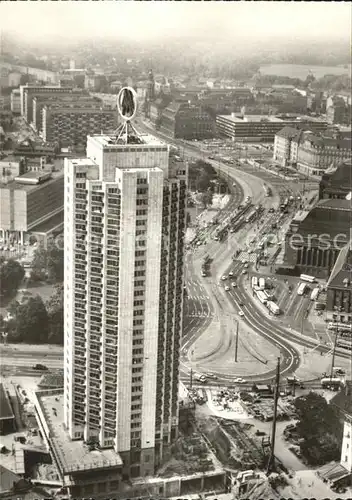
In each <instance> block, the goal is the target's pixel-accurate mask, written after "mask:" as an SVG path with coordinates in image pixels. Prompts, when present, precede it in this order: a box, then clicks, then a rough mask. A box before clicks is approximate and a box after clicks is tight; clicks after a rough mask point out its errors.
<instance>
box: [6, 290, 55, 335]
mask: <svg viewBox="0 0 352 500" xmlns="http://www.w3.org/2000/svg"><path fill="white" fill-rule="evenodd" d="M10 335H11V336H12V337H15V340H17V341H19V342H26V343H28V344H44V343H45V342H48V338H49V317H48V313H47V310H46V308H45V305H44V302H43V300H42V298H41V297H40V296H39V295H36V296H35V297H30V298H29V299H28V300H27V301H26V302H24V303H23V304H19V305H18V307H17V310H16V318H15V331H13V332H12V334H10Z"/></svg>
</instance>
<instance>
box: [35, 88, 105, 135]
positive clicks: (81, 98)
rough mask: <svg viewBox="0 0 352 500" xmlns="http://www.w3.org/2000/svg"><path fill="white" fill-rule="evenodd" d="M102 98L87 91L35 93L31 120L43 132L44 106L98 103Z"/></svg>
mask: <svg viewBox="0 0 352 500" xmlns="http://www.w3.org/2000/svg"><path fill="white" fill-rule="evenodd" d="M97 102H100V100H98V99H96V98H94V97H92V96H90V95H89V94H88V93H87V92H86V91H84V90H83V91H72V92H69V93H67V94H55V95H50V94H44V95H43V94H41V95H34V97H33V99H32V103H33V115H32V118H31V122H32V123H33V126H34V128H35V130H37V132H39V133H40V132H42V130H43V108H44V106H50V105H60V104H61V105H62V106H65V105H72V104H80V105H81V104H82V103H83V104H85V103H86V104H89V103H97Z"/></svg>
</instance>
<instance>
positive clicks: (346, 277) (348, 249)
mask: <svg viewBox="0 0 352 500" xmlns="http://www.w3.org/2000/svg"><path fill="white" fill-rule="evenodd" d="M351 279H352V240H351V241H349V243H348V244H347V245H345V246H344V248H342V249H341V250H340V253H339V256H338V257H337V260H336V262H335V265H334V267H333V269H332V271H331V274H330V278H329V281H328V284H327V303H326V319H328V320H329V321H338V322H341V323H346V322H351V321H352V283H351Z"/></svg>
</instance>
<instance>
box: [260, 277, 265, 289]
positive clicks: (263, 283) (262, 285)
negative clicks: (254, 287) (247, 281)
mask: <svg viewBox="0 0 352 500" xmlns="http://www.w3.org/2000/svg"><path fill="white" fill-rule="evenodd" d="M258 284H259V288H260V289H261V290H264V289H265V278H259V282H258Z"/></svg>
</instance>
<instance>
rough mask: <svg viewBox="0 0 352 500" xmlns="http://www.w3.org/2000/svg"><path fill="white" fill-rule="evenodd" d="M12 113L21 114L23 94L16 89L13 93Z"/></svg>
mask: <svg viewBox="0 0 352 500" xmlns="http://www.w3.org/2000/svg"><path fill="white" fill-rule="evenodd" d="M11 111H12V113H13V114H15V115H20V114H21V92H20V89H14V90H13V91H12V92H11Z"/></svg>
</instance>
